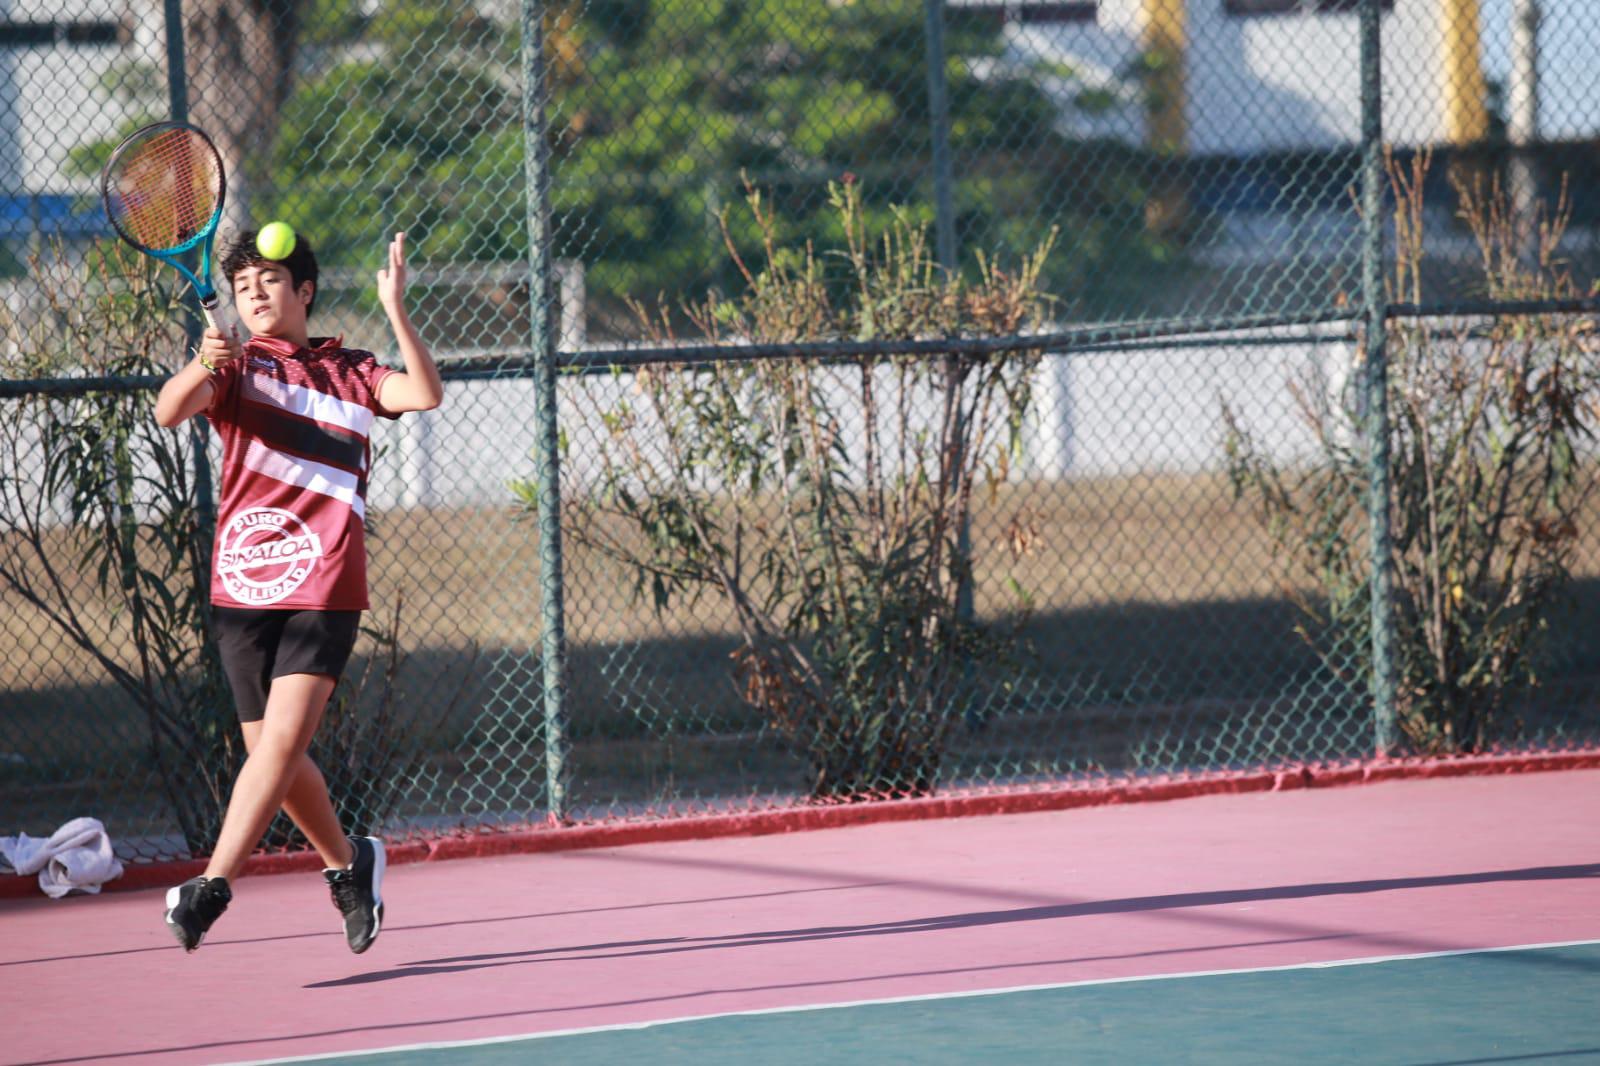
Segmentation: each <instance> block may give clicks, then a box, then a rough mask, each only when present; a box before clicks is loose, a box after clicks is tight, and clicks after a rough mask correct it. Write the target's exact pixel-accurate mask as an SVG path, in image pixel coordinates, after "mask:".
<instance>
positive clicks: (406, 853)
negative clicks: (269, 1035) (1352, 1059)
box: [0, 749, 1600, 899]
mask: <svg viewBox="0 0 1600 1066" xmlns="http://www.w3.org/2000/svg"><path fill="white" fill-rule="evenodd" d="M1597 768H1600V749H1594V750H1588V751H1573V752H1559V753H1550V754H1540V755H1476V756H1466V757H1463V758H1457V759H1387V760H1377V761H1373V762H1361V763H1342V764H1333V765H1327V766H1304V767H1298V768H1295V769H1289V770H1257V771H1245V772H1224V773H1214V774H1205V775H1201V776H1197V777H1188V778H1182V779H1179V780H1156V781H1111V782H1106V783H1103V784H1092V785H1076V786H1065V787H1061V788H1052V789H1040V790H1030V791H1018V792H993V793H975V794H967V795H953V796H930V797H927V798H921V799H901V800H879V801H877V802H871V803H839V804H830V805H826V806H807V807H785V808H780V809H776V810H761V811H743V812H739V813H735V814H716V815H703V816H697V817H683V818H663V819H660V820H658V821H650V822H643V821H640V822H600V823H595V824H589V825H574V826H551V827H547V828H530V829H521V830H513V831H510V832H486V833H467V834H461V835H457V836H448V837H442V838H439V839H436V840H429V841H413V842H406V843H396V844H391V845H389V847H388V849H387V851H388V861H389V864H390V865H395V864H400V863H412V862H433V861H437V860H445V859H465V858H483V857H487V856H493V855H526V854H532V853H536V852H547V851H572V850H576V849H579V848H601V847H620V846H622V845H626V844H645V843H660V842H665V841H674V840H705V839H710V838H713V837H728V836H762V835H766V834H772V833H793V832H803V831H806V830H811V829H838V828H842V827H845V826H853V825H870V824H873V823H878V822H904V821H916V820H921V819H930V818H970V817H977V816H981V815H992V814H1024V813H1029V812H1033V811H1061V810H1070V809H1073V808H1077V807H1102V806H1106V805H1109V804H1115V803H1155V802H1160V801H1165V800H1175V799H1188V798H1191V797H1194V796H1210V795H1220V794H1225V793H1239V792H1278V791H1287V790H1290V789H1299V788H1339V787H1343V786H1347V785H1361V784H1371V783H1374V782H1379V781H1397V780H1406V779H1413V780H1420V779H1425V778H1435V777H1465V776H1469V775H1484V774H1517V773H1539V772H1544V771H1551V770H1589V769H1597ZM321 865H322V861H321V859H320V858H318V856H317V854H316V853H315V852H313V851H298V852H279V853H274V854H269V855H256V856H254V857H252V858H251V859H250V861H249V863H248V864H247V865H246V867H245V873H246V874H247V875H250V876H256V875H260V874H274V873H291V872H297V871H308V870H317V869H320V868H321ZM204 870H205V860H203V859H186V860H180V861H173V862H153V863H130V864H127V865H126V868H125V870H124V872H123V875H122V876H121V877H119V878H118V879H117V880H115V881H111V882H108V883H107V884H106V885H105V886H103V887H104V888H105V890H106V891H127V890H133V889H140V888H154V887H158V886H170V885H174V884H177V883H179V882H180V881H183V880H185V879H186V878H190V877H194V876H195V875H197V874H200V873H202V872H204ZM38 892H39V888H38V883H37V879H36V878H34V877H32V876H29V877H0V899H20V898H23V897H27V896H33V895H37V894H38Z"/></svg>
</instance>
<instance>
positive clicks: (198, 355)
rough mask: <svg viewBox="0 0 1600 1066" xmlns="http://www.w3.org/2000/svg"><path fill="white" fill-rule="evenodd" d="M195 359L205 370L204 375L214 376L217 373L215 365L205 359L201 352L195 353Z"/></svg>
mask: <svg viewBox="0 0 1600 1066" xmlns="http://www.w3.org/2000/svg"><path fill="white" fill-rule="evenodd" d="M195 358H196V359H198V360H200V365H201V366H203V367H205V368H206V373H207V374H215V373H216V372H217V366H216V364H215V363H213V362H212V361H211V360H209V359H207V358H206V357H205V354H204V353H201V352H197V353H195Z"/></svg>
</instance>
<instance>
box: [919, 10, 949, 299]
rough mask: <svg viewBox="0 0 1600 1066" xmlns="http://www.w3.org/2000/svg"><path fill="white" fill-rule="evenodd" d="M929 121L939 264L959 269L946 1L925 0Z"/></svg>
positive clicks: (935, 231)
mask: <svg viewBox="0 0 1600 1066" xmlns="http://www.w3.org/2000/svg"><path fill="white" fill-rule="evenodd" d="M923 8H924V15H925V18H926V26H927V30H926V34H925V36H926V38H927V51H928V124H929V126H930V127H931V133H932V136H933V200H934V241H935V247H934V250H935V252H936V253H937V255H938V256H939V265H940V266H942V267H944V268H945V269H946V270H948V271H950V272H951V273H954V272H955V269H956V220H955V205H954V198H953V196H952V193H951V186H952V184H953V180H954V179H953V178H952V176H951V175H952V170H951V163H950V93H949V87H948V86H947V85H946V84H945V71H944V68H945V52H944V0H925V2H924V5H923Z"/></svg>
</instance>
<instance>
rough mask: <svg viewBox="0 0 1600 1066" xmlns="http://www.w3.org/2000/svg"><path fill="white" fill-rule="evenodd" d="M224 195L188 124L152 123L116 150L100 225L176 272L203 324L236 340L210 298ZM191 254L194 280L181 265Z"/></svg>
mask: <svg viewBox="0 0 1600 1066" xmlns="http://www.w3.org/2000/svg"><path fill="white" fill-rule="evenodd" d="M227 192H228V180H227V176H226V175H225V174H224V173H223V170H222V156H221V155H219V154H218V152H217V147H216V145H214V144H212V143H211V138H209V137H207V136H206V135H205V134H204V133H202V132H201V131H200V130H199V129H197V128H195V127H194V126H191V125H189V124H188V123H187V122H154V123H151V124H150V125H148V126H144V127H141V128H140V129H137V130H135V131H134V132H133V133H131V134H129V135H128V136H127V138H126V139H124V140H123V142H122V143H121V144H119V145H117V148H116V151H114V152H112V153H111V159H110V160H109V161H107V163H106V167H105V170H104V171H103V172H102V173H101V175H100V196H101V199H102V200H103V201H104V203H105V209H106V217H107V218H109V219H110V220H111V224H112V225H113V226H114V227H116V230H117V233H118V235H119V236H121V237H122V239H123V240H125V241H127V242H128V243H129V244H131V245H133V246H134V247H135V248H137V249H139V251H141V252H144V253H145V254H146V255H149V256H154V257H155V258H156V259H159V260H161V261H162V262H163V263H167V264H170V265H171V266H174V267H176V268H177V269H178V272H179V273H181V274H182V275H183V276H184V277H185V278H187V279H188V281H189V284H191V285H193V286H194V291H195V295H196V296H198V297H199V298H200V309H201V310H202V311H204V312H205V316H206V322H207V323H208V324H209V325H211V326H213V327H215V328H218V329H221V330H222V331H223V332H224V333H229V332H231V333H232V334H233V336H235V337H240V333H239V323H238V319H237V318H236V317H235V316H234V313H233V308H232V307H231V306H229V305H226V304H224V303H222V302H221V301H220V300H219V299H218V298H217V290H216V289H215V287H213V285H212V283H211V244H212V240H213V238H215V236H216V233H217V223H218V222H219V221H220V220H221V218H222V204H223V201H224V199H225V198H226V196H227ZM196 247H198V248H199V249H200V270H199V272H198V273H196V272H194V271H191V270H190V269H189V268H188V267H187V266H185V265H184V262H183V257H184V256H186V255H188V253H190V252H192V251H194V249H195V248H196ZM240 339H242V337H241V338H240Z"/></svg>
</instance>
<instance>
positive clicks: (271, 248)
mask: <svg viewBox="0 0 1600 1066" xmlns="http://www.w3.org/2000/svg"><path fill="white" fill-rule="evenodd" d="M256 251H258V252H260V253H261V257H262V258H263V259H287V258H288V257H289V253H291V252H293V251H294V227H293V226H291V225H289V223H287V222H268V223H267V224H266V225H265V226H262V227H261V232H260V233H258V234H256Z"/></svg>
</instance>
